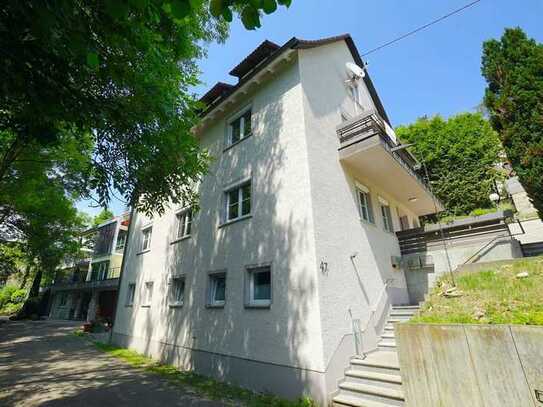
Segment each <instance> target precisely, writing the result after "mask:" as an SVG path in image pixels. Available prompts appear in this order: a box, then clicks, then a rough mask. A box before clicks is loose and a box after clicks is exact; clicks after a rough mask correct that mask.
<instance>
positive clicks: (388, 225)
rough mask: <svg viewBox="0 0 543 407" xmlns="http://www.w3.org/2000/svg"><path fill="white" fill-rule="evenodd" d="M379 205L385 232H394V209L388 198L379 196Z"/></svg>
mask: <svg viewBox="0 0 543 407" xmlns="http://www.w3.org/2000/svg"><path fill="white" fill-rule="evenodd" d="M379 207H380V210H381V218H382V219H383V229H384V230H385V232H390V233H394V223H393V221H392V210H391V209H390V204H389V203H388V201H387V200H385V199H383V198H381V197H379Z"/></svg>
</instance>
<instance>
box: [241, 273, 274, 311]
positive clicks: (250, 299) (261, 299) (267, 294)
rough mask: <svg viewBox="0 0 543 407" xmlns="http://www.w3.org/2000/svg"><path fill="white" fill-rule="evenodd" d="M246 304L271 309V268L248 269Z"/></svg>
mask: <svg viewBox="0 0 543 407" xmlns="http://www.w3.org/2000/svg"><path fill="white" fill-rule="evenodd" d="M247 280H248V284H247V294H246V295H247V297H246V304H247V305H248V306H255V307H259V306H260V307H269V306H270V305H271V300H272V282H271V267H270V266H264V267H255V268H249V269H247Z"/></svg>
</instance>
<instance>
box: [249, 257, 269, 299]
mask: <svg viewBox="0 0 543 407" xmlns="http://www.w3.org/2000/svg"><path fill="white" fill-rule="evenodd" d="M245 270H246V286H245V306H246V307H247V308H269V307H271V304H272V301H273V274H272V267H271V265H270V264H265V265H255V266H247V267H246V269H245ZM259 273H269V274H270V298H269V299H255V298H254V294H255V280H254V277H255V275H256V274H259Z"/></svg>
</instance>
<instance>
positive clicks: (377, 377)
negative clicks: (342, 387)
mask: <svg viewBox="0 0 543 407" xmlns="http://www.w3.org/2000/svg"><path fill="white" fill-rule="evenodd" d="M345 377H346V378H348V380H349V381H351V382H356V383H366V384H375V385H384V386H388V387H394V388H398V386H401V385H402V377H401V376H400V375H399V374H388V373H378V372H365V371H360V370H347V371H346V372H345ZM368 382H369V383H368Z"/></svg>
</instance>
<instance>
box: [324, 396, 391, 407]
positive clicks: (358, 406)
mask: <svg viewBox="0 0 543 407" xmlns="http://www.w3.org/2000/svg"><path fill="white" fill-rule="evenodd" d="M332 401H333V402H334V407H336V406H338V407H343V406H350V407H390V404H383V403H380V402H378V401H373V400H364V399H361V398H359V397H351V396H344V395H339V396H336V397H334V398H333V399H332Z"/></svg>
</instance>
